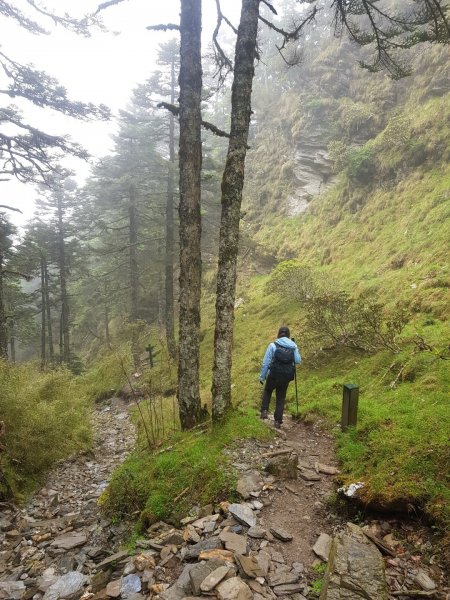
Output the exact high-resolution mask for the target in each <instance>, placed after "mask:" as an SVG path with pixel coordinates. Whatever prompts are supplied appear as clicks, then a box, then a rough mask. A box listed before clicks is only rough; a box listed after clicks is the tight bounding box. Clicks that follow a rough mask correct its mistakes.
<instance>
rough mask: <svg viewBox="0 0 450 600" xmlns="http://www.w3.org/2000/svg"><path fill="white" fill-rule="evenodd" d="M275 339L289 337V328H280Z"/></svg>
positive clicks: (284, 326)
mask: <svg viewBox="0 0 450 600" xmlns="http://www.w3.org/2000/svg"><path fill="white" fill-rule="evenodd" d="M277 337H279V338H280V337H287V338H288V337H291V332H290V331H289V327H286V325H283V326H282V327H280V329H279V330H278V336H277Z"/></svg>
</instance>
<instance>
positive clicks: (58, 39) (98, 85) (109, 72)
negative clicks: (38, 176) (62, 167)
mask: <svg viewBox="0 0 450 600" xmlns="http://www.w3.org/2000/svg"><path fill="white" fill-rule="evenodd" d="M14 5H15V6H16V7H17V8H20V9H21V10H22V11H23V12H24V13H25V14H27V15H29V16H30V17H33V18H34V19H35V20H37V21H38V22H39V23H40V24H42V25H43V26H44V27H45V28H46V29H47V30H49V31H50V32H51V33H50V35H40V36H37V35H32V34H30V33H28V32H27V31H25V30H24V29H21V28H20V27H19V26H17V25H15V24H14V22H13V21H12V20H11V19H5V18H1V31H2V39H1V51H2V52H4V53H5V54H6V55H7V56H8V57H9V58H12V59H13V60H17V61H18V62H22V63H33V64H34V66H35V67H36V68H38V69H40V70H44V71H46V72H47V73H48V74H49V75H52V76H54V77H56V78H57V79H58V80H59V81H60V83H62V84H63V85H64V86H65V87H66V88H67V89H68V91H69V94H70V97H71V98H72V99H76V100H82V101H85V102H94V103H103V104H106V105H107V106H109V107H110V108H111V109H112V110H113V111H115V112H116V111H117V110H118V109H119V108H123V107H125V105H126V103H127V101H128V99H129V98H130V95H131V91H132V89H133V87H135V86H136V84H137V83H141V82H143V81H145V79H147V78H148V76H149V75H150V73H151V72H152V70H153V69H154V68H155V62H154V58H155V54H156V50H157V47H158V45H159V44H160V43H161V42H164V41H167V40H168V39H170V38H171V37H174V36H176V35H177V34H176V32H168V33H162V32H161V33H160V32H149V31H147V30H146V29H145V27H146V26H147V25H152V24H157V23H167V22H172V23H178V22H179V0H164V1H163V2H161V1H158V0H126V1H125V2H123V3H122V4H120V5H118V6H116V7H114V6H113V7H111V8H109V9H108V10H105V11H103V13H102V18H103V21H104V24H105V25H106V27H107V28H108V30H109V32H108V33H102V32H100V31H95V30H93V31H92V36H91V37H90V38H85V37H82V36H77V35H76V34H73V33H70V32H68V31H66V30H65V29H63V28H62V27H60V26H58V27H54V26H52V24H51V22H50V21H49V20H45V19H39V17H38V15H37V14H34V13H33V11H31V10H30V8H29V7H28V8H27V4H26V2H24V1H23V0H16V1H15V2H14ZM97 5H98V2H97V0H77V2H76V3H75V2H73V1H70V0H46V2H45V6H46V7H47V8H48V9H50V10H54V11H55V12H57V13H58V14H62V13H63V12H67V13H69V14H70V15H74V16H82V15H83V14H85V13H87V12H91V11H93V10H95V8H96V7H97ZM203 5H204V8H203V12H204V16H203V31H204V42H203V43H204V50H206V46H207V43H208V41H209V39H210V36H211V30H212V27H213V26H214V24H215V2H214V0H204V2H203ZM240 5H241V2H240V0H223V1H222V9H223V10H224V12H226V14H227V15H228V16H229V17H230V18H231V19H233V20H234V22H235V23H237V20H238V17H239V11H240ZM0 86H1V87H2V88H4V87H5V86H6V78H5V76H4V75H3V73H1V74H0ZM2 103H3V105H5V104H9V103H10V102H9V101H8V98H6V97H3V98H2ZM14 103H15V104H16V105H18V106H20V108H21V109H22V110H23V111H24V114H25V115H26V116H27V118H28V121H29V122H30V123H31V124H32V125H34V126H36V127H38V128H40V129H42V130H44V131H46V132H48V133H52V134H58V135H65V134H68V135H70V136H71V137H72V139H73V140H74V141H77V142H79V143H81V144H83V145H84V146H85V147H86V148H87V150H88V151H89V152H90V153H91V154H92V155H93V156H101V155H103V154H105V153H107V152H108V150H109V149H111V147H112V142H111V140H110V135H111V133H113V132H114V129H115V124H114V121H111V122H109V123H92V124H89V123H85V122H80V121H76V120H75V119H70V118H67V117H64V116H62V115H58V114H57V113H55V112H53V111H48V110H43V109H37V108H33V107H31V106H30V104H29V103H26V102H24V101H20V100H14ZM70 166H71V168H73V169H75V170H76V171H77V173H78V179H79V180H80V181H82V180H83V178H84V177H85V176H86V175H87V173H88V171H89V165H87V164H85V163H83V162H82V161H78V160H76V161H74V160H73V159H72V160H71V161H70ZM1 185H2V194H1V195H2V200H5V201H7V202H8V203H10V204H12V205H14V206H17V207H19V208H21V209H22V210H23V211H24V217H18V216H16V215H14V220H15V222H16V223H19V222H23V221H24V219H25V220H27V219H29V218H30V217H31V216H32V212H33V198H34V197H35V196H36V192H35V191H34V188H33V186H32V185H23V184H19V183H17V182H15V181H11V182H8V183H2V184H1Z"/></svg>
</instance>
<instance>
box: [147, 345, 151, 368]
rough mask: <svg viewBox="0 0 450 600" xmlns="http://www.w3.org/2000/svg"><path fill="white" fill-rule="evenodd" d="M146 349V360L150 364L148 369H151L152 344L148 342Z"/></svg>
mask: <svg viewBox="0 0 450 600" xmlns="http://www.w3.org/2000/svg"><path fill="white" fill-rule="evenodd" d="M146 350H147V352H148V362H149V364H150V369H153V346H152V345H151V344H149V345H148V346H147V348H146Z"/></svg>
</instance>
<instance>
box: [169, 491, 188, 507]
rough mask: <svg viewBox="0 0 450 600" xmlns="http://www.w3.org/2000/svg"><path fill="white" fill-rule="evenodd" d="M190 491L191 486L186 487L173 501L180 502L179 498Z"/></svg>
mask: <svg viewBox="0 0 450 600" xmlns="http://www.w3.org/2000/svg"><path fill="white" fill-rule="evenodd" d="M188 491H189V487H187V488H184V490H183V491H182V492H181V493H180V494H178V496H176V497H175V498H174V499H173V503H174V504H176V503H177V502H178V500H180V498H182V497H183V496H184V495H185V494H187V493H188Z"/></svg>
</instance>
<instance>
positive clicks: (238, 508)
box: [228, 504, 256, 527]
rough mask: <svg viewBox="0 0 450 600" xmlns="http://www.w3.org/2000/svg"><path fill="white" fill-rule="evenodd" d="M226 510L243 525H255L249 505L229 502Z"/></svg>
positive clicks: (254, 518)
mask: <svg viewBox="0 0 450 600" xmlns="http://www.w3.org/2000/svg"><path fill="white" fill-rule="evenodd" d="M228 510H229V511H230V513H231V514H232V515H233V517H234V518H235V519H236V520H237V521H239V522H240V523H242V524H243V525H247V527H254V526H255V525H256V517H255V515H254V514H253V511H252V509H251V508H250V507H249V506H246V505H245V504H230V506H229V508H228Z"/></svg>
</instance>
